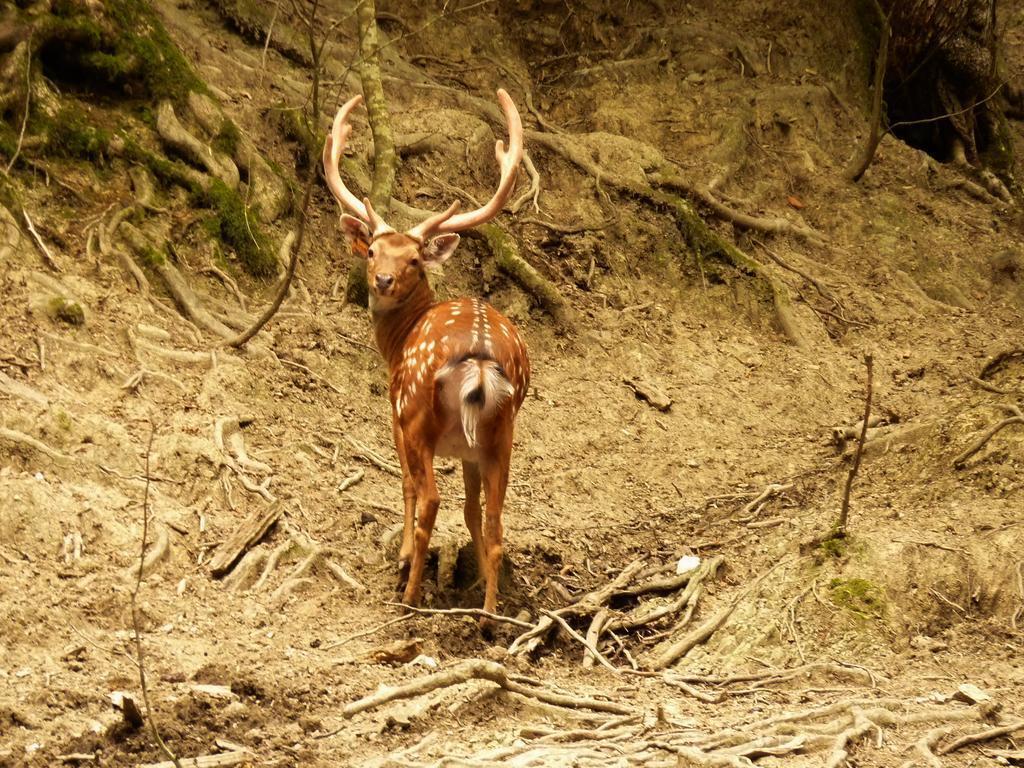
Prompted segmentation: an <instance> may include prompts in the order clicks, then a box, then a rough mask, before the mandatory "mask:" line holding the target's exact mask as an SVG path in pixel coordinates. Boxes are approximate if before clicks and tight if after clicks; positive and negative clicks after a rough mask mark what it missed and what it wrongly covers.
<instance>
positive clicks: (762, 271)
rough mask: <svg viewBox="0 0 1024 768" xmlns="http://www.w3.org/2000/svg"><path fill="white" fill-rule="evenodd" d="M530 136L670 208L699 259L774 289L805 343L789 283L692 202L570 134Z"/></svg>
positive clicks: (779, 311)
mask: <svg viewBox="0 0 1024 768" xmlns="http://www.w3.org/2000/svg"><path fill="white" fill-rule="evenodd" d="M527 136H528V138H529V139H530V140H531V141H533V142H535V143H539V144H542V145H543V146H546V147H547V148H549V149H551V150H552V151H554V152H556V153H558V154H559V155H561V156H562V157H564V158H565V159H567V160H569V161H570V162H572V163H573V164H574V165H576V166H578V167H579V168H581V169H582V170H584V171H586V172H587V173H589V174H590V175H592V176H593V177H594V178H595V179H597V181H598V183H599V184H609V185H611V186H613V187H616V188H617V189H620V190H622V191H624V192H627V193H628V194H631V195H633V196H634V197H638V198H640V199H642V200H646V201H647V202H649V203H653V204H654V205H657V206H658V207H660V208H664V209H667V211H668V212H669V213H670V214H671V215H672V217H673V218H674V219H675V220H676V222H677V223H678V225H679V227H680V229H681V230H682V232H683V235H684V237H685V238H686V241H687V244H688V245H689V246H690V248H691V249H693V250H694V251H695V252H696V254H697V258H698V259H699V260H703V259H706V258H709V257H718V258H721V259H724V260H725V261H727V262H728V263H730V264H732V265H733V266H734V267H735V268H736V269H739V270H740V271H742V272H745V273H747V274H749V275H751V276H753V277H757V278H759V279H760V280H761V281H763V282H764V284H765V285H766V286H767V287H768V288H769V290H770V291H771V297H772V303H773V305H774V309H775V318H776V322H777V323H778V325H779V330H780V331H782V333H783V334H784V335H785V336H786V338H788V339H789V340H790V341H791V342H792V343H793V344H795V345H797V346H803V345H804V339H803V334H802V333H801V332H800V331H799V328H798V326H797V323H796V320H795V318H794V317H793V311H792V300H791V299H790V296H789V291H788V290H787V289H786V286H785V285H784V284H783V283H782V282H780V281H779V280H776V279H775V278H774V277H773V276H772V275H771V273H770V272H769V271H768V269H767V267H765V266H764V265H763V264H761V263H760V262H759V261H757V260H756V259H754V258H752V257H750V256H748V255H747V254H745V253H743V252H742V251H741V250H740V249H739V248H737V247H736V246H735V245H733V244H732V243H730V242H728V241H727V240H725V239H724V238H722V237H720V236H719V235H717V234H716V233H715V232H713V231H712V230H711V228H710V227H708V225H707V223H705V221H704V220H703V219H702V218H701V216H700V215H699V214H698V213H697V211H696V210H694V208H693V206H691V205H690V203H689V202H687V201H686V200H684V199H683V198H681V197H678V196H676V195H672V194H670V193H668V192H664V191H662V190H658V189H654V188H653V187H651V186H649V185H645V184H641V183H638V182H636V181H633V180H631V179H629V178H626V177H624V176H621V175H619V174H617V173H614V172H610V171H608V170H607V169H605V168H602V167H600V166H599V165H598V164H597V163H595V162H594V161H593V160H592V159H591V158H590V156H589V153H587V152H586V151H585V150H584V148H583V147H582V146H580V145H579V144H577V143H575V142H573V141H571V139H570V137H568V136H566V135H558V136H555V135H552V134H546V133H539V132H536V131H527Z"/></svg>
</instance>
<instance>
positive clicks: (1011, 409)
mask: <svg viewBox="0 0 1024 768" xmlns="http://www.w3.org/2000/svg"><path fill="white" fill-rule="evenodd" d="M1000 407H1001V408H1002V409H1003V410H1005V411H1007V412H1008V413H1009V414H1010V416H1009V417H1007V418H1005V419H1003V420H1002V421H1000V422H997V423H996V424H994V425H993V426H992V427H990V428H989V429H987V430H986V431H985V432H984V433H983V434H982V435H981V436H980V437H978V438H977V439H976V440H974V441H973V442H972V443H971V444H970V445H969V446H967V448H966V449H964V451H963V453H961V454H960V455H959V456H957V457H956V458H955V459H953V466H954V467H956V468H957V469H960V468H962V467H963V465H964V464H965V463H966V462H967V460H968V459H969V458H971V456H973V455H974V454H976V453H977V452H978V451H980V450H981V449H982V448H984V447H985V446H986V445H987V444H988V441H989V440H991V439H992V438H993V437H995V436H996V435H997V434H998V433H999V432H1001V431H1002V430H1003V429H1005V428H1006V427H1009V426H1013V425H1014V424H1024V411H1022V410H1021V409H1020V408H1019V407H1017V406H1016V405H1010V404H1007V403H1004V404H1002V405H1000Z"/></svg>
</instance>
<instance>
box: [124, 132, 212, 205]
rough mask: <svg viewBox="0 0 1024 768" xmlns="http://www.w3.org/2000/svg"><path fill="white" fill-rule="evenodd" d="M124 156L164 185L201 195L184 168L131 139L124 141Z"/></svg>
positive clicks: (127, 138)
mask: <svg viewBox="0 0 1024 768" xmlns="http://www.w3.org/2000/svg"><path fill="white" fill-rule="evenodd" d="M124 155H125V157H126V158H127V159H128V160H131V161H132V162H134V163H138V164H139V165H143V166H145V167H146V168H148V169H149V171H150V172H151V173H152V174H153V175H154V176H156V178H157V179H159V180H160V181H162V182H163V183H164V184H176V185H178V186H179V187H183V188H185V189H187V190H188V191H189V192H191V193H193V194H194V195H201V194H202V189H201V188H200V187H199V186H198V185H196V184H195V182H194V181H193V178H194V177H193V175H192V174H190V173H189V172H188V171H189V169H188V168H187V167H186V166H184V165H182V164H181V163H177V162H174V161H173V160H168V159H167V158H166V157H164V156H163V155H158V154H156V153H155V152H150V151H149V150H148V149H146V148H145V147H143V146H142V145H140V144H139V143H138V142H137V141H135V140H134V139H132V138H131V137H126V139H125V148H124Z"/></svg>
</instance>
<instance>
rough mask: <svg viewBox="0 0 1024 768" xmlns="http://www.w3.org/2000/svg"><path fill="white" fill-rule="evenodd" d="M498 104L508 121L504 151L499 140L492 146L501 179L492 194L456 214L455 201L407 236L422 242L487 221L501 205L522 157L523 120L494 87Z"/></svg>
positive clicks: (509, 189)
mask: <svg viewBox="0 0 1024 768" xmlns="http://www.w3.org/2000/svg"><path fill="white" fill-rule="evenodd" d="M498 103H499V104H501V108H502V110H503V111H504V112H505V121H506V122H507V123H508V150H506V149H505V144H504V142H502V141H501V139H499V140H498V141H497V142H496V143H495V145H494V156H495V158H496V159H497V161H498V165H499V166H500V167H501V180H500V181H499V182H498V189H497V190H496V191H495V193H494V196H493V197H492V198H491V199H490V200H489V201H488V202H487V203H486V204H485V205H484V206H482V207H481V208H477V209H476V210H475V211H466V212H465V213H460V214H458V215H456V211H458V210H459V203H458V201H455V202H454V203H452V205H451V206H450V207H449V208H448V210H446V211H443V212H442V213H438V214H435V215H434V216H431V217H430V218H429V219H427V220H426V221H423V222H421V223H420V224H417V225H416V226H415V227H413V228H412V229H410V230H409V231H408V232H407V233H406V234H408V235H409V236H410V237H415V238H417V239H419V240H421V241H422V240H426V239H427V238H429V237H431V236H432V235H443V234H448V233H451V232H461V231H462V230H464V229H469V228H470V227H475V226H477V225H479V224H484V223H486V222H488V221H490V220H491V219H493V218H494V217H495V216H497V215H498V213H499V212H500V211H501V209H502V207H503V206H504V205H505V201H506V200H508V198H509V195H511V194H512V189H513V188H514V187H515V185H516V169H518V167H519V162H520V161H521V160H522V159H523V121H522V120H521V119H520V118H519V110H517V109H516V105H515V104H514V103H513V102H512V97H511V96H509V95H508V93H507V92H506V91H505V89H504V88H499V89H498Z"/></svg>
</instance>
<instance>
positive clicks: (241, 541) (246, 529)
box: [209, 504, 284, 577]
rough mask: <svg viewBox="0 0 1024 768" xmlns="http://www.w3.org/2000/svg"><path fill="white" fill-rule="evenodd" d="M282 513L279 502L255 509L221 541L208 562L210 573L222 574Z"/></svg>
mask: <svg viewBox="0 0 1024 768" xmlns="http://www.w3.org/2000/svg"><path fill="white" fill-rule="evenodd" d="M283 513H284V510H283V509H282V507H281V505H280V504H272V505H271V506H270V507H269V508H268V509H266V510H257V511H256V512H254V513H253V514H252V515H250V517H249V519H248V520H246V521H245V522H244V523H243V524H242V525H241V526H240V527H239V528H238V530H236V531H235V532H234V533H233V534H231V536H229V537H228V538H227V540H226V541H224V543H222V544H221V545H220V546H219V547H218V548H217V551H216V552H214V554H213V558H212V559H211V560H210V562H209V568H210V573H211V574H212V575H213V576H214V577H217V576H223V575H224V574H225V573H227V572H228V571H229V570H231V568H232V567H233V566H234V565H235V563H237V562H238V560H239V558H241V557H242V556H243V555H244V554H245V553H246V552H247V551H248V550H249V549H250V548H251V547H253V546H254V545H255V544H256V543H258V542H259V541H260V539H262V538H263V537H264V536H265V535H266V533H267V531H269V530H270V528H271V526H273V525H274V523H276V522H277V521H278V519H279V518H280V517H281V515H282V514H283Z"/></svg>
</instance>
